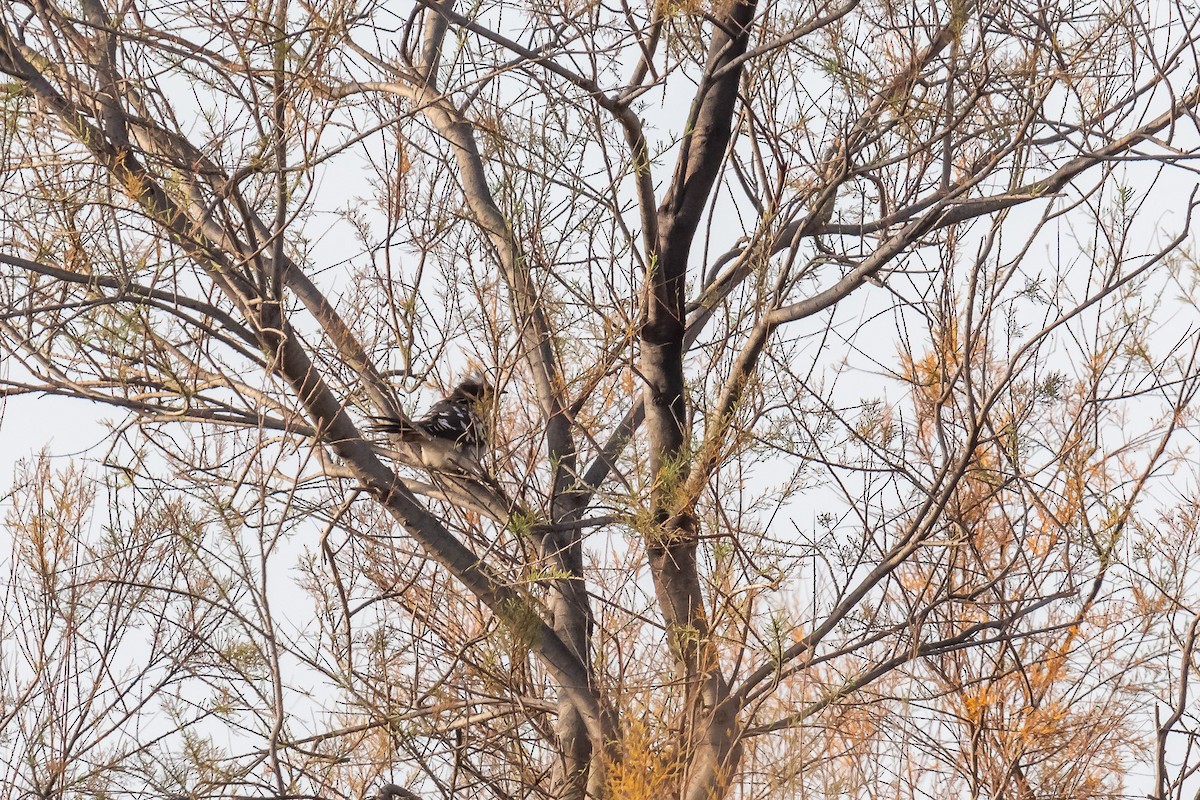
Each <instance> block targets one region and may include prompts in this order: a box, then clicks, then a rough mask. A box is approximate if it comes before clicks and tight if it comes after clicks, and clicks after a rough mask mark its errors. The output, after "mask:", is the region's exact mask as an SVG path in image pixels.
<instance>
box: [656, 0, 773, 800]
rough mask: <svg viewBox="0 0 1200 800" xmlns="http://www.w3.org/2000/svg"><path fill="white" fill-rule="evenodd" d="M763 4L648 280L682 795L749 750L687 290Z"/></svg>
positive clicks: (722, 69) (712, 112)
mask: <svg viewBox="0 0 1200 800" xmlns="http://www.w3.org/2000/svg"><path fill="white" fill-rule="evenodd" d="M754 13H755V3H754V2H752V1H751V2H734V3H731V4H729V5H728V6H727V7H726V8H725V9H724V10H723V11H722V12H721V13H719V14H718V15H717V18H716V20H715V21H714V23H713V28H712V41H711V43H710V46H709V55H708V60H707V63H706V65H705V69H704V76H703V77H702V79H701V81H700V86H699V88H698V90H697V93H696V96H695V99H694V100H693V102H692V108H691V111H690V113H689V115H688V125H687V131H688V134H687V136H686V137H685V140H684V142H683V143H682V146H681V152H680V158H679V161H678V163H677V164H676V167H675V173H674V176H673V178H672V181H671V184H670V186H669V187H668V189H667V192H666V194H665V196H664V199H663V202H662V204H661V205H660V206H659V209H658V226H657V228H658V238H657V243H656V245H657V246H656V251H655V253H654V256H655V257H654V258H653V259H652V261H651V265H650V270H649V274H648V276H647V280H648V283H649V286H648V290H647V306H646V314H645V321H644V323H643V326H642V330H641V361H640V368H641V373H642V378H643V380H644V381H645V382H646V389H645V398H644V406H645V410H646V411H645V413H646V434H647V437H648V439H649V443H650V469H651V474H652V475H653V483H652V487H653V488H652V497H651V503H652V509H653V519H654V529H653V530H652V531H650V532H649V534H648V537H647V554H648V556H649V563H650V571H651V574H652V576H653V578H654V587H655V594H656V597H657V599H658V603H659V607H660V610H661V611H662V614H663V618H664V621H665V622H666V626H667V632H668V637H669V638H670V639H671V640H672V649H673V651H674V655H675V658H676V660H677V662H678V664H679V667H680V669H681V671H682V672H683V677H684V681H685V683H686V705H685V708H686V711H685V714H686V718H685V720H684V731H685V733H684V743H683V752H682V754H681V756H682V759H683V761H684V768H685V772H684V779H683V786H682V787H681V790H682V791H681V795H682V796H683V797H685V798H687V800H708V798H715V797H722V796H724V795H725V793H726V791H727V789H728V785H729V777H730V775H731V774H732V772H733V770H734V769H735V768H736V765H737V762H738V758H739V748H738V746H737V741H738V730H737V719H736V710H735V708H734V707H733V705H732V704H731V703H729V686H728V683H727V682H726V679H725V678H724V676H723V675H722V674H721V669H720V665H719V664H718V654H717V651H716V647H715V646H714V644H713V642H712V640H711V631H710V629H709V623H708V616H707V612H706V610H705V604H704V596H703V593H702V591H701V585H700V576H699V571H698V570H697V566H696V547H697V542H698V534H699V530H698V523H697V520H696V517H695V515H694V513H693V512H692V509H691V508H690V506H684V507H681V506H680V505H679V503H678V499H679V491H678V490H679V489H680V488H681V487H683V486H684V484H685V482H686V480H687V475H688V471H689V463H688V462H689V460H690V457H691V454H690V453H689V452H688V430H687V419H688V414H687V403H686V397H685V392H684V380H683V354H684V352H685V341H684V340H685V335H686V332H687V312H686V307H685V302H684V291H685V288H686V283H687V275H688V261H689V254H690V250H691V245H692V240H693V239H694V238H695V233H696V229H697V227H698V225H699V222H700V218H701V215H702V213H703V210H704V207H705V205H706V204H707V201H708V198H709V196H710V195H711V192H712V188H713V185H714V183H715V181H716V178H717V176H718V174H719V173H720V169H721V164H722V161H723V159H724V155H725V149H726V147H727V146H728V145H729V141H730V138H731V135H732V128H733V122H732V121H733V116H734V112H735V110H736V107H737V91H738V85H739V82H740V80H741V72H742V68H741V65H742V63H743V62H741V61H740V60H739V59H740V57H741V56H742V55H743V54H744V53H745V52H746V48H747V44H748V42H749V38H750V28H751V24H752V22H753V20H754Z"/></svg>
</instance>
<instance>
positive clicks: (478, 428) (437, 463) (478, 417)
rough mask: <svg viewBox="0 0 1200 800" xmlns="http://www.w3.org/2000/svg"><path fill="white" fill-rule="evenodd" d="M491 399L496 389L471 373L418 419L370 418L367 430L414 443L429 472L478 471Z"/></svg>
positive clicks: (486, 433)
mask: <svg viewBox="0 0 1200 800" xmlns="http://www.w3.org/2000/svg"><path fill="white" fill-rule="evenodd" d="M495 397H496V388H495V387H494V386H492V385H491V384H490V383H489V382H488V381H487V379H486V378H484V377H483V375H482V374H479V373H472V374H471V375H468V376H467V377H466V378H465V379H464V380H463V381H462V382H460V383H459V384H458V385H457V386H455V387H454V389H453V390H452V391H451V392H450V394H448V395H446V396H445V397H443V398H442V399H441V400H438V401H437V402H436V403H434V404H433V405H431V406H430V407H429V410H427V411H426V412H425V415H424V416H422V417H421V418H420V419H418V420H415V421H414V420H406V419H396V418H394V417H372V418H371V421H372V424H371V426H370V430H372V431H374V432H376V433H386V434H388V435H391V436H396V437H398V438H399V439H400V440H401V441H403V442H409V443H411V444H415V445H416V446H417V447H419V448H420V453H421V463H423V464H424V465H425V466H426V467H428V468H429V469H431V470H435V471H440V472H447V471H467V472H482V471H483V465H482V459H483V456H484V454H485V453H486V450H487V447H488V442H489V439H490V435H489V433H490V431H489V428H490V426H489V425H488V422H487V415H488V412H489V410H490V408H491V405H492V402H493V400H495Z"/></svg>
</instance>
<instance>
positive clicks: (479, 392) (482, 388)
mask: <svg viewBox="0 0 1200 800" xmlns="http://www.w3.org/2000/svg"><path fill="white" fill-rule="evenodd" d="M451 396H453V397H462V398H466V399H467V400H470V401H471V402H472V403H480V404H483V405H487V404H489V403H491V402H492V400H493V399H495V397H496V387H495V386H492V384H491V381H489V380H488V379H487V378H486V377H485V376H484V375H483V373H482V372H472V373H471V374H470V375H468V376H467V377H466V378H464V379H463V380H462V381H461V382H460V383H459V384H458V385H457V386H455V387H454V391H453V393H452V394H451Z"/></svg>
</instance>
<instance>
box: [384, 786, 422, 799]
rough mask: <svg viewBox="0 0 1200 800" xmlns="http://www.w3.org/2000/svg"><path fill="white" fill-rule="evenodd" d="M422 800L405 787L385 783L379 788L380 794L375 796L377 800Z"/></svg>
mask: <svg viewBox="0 0 1200 800" xmlns="http://www.w3.org/2000/svg"><path fill="white" fill-rule="evenodd" d="M398 799H399V800H421V797H420V795H416V794H413V793H412V792H410V791H409V790H408V789H405V788H404V787H403V786H397V785H396V784H394V783H385V784H384V785H383V786H380V787H379V794H377V795H376V796H375V800H398Z"/></svg>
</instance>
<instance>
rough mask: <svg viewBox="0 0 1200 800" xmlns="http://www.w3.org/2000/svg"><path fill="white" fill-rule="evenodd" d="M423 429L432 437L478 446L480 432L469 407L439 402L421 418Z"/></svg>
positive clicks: (446, 401)
mask: <svg viewBox="0 0 1200 800" xmlns="http://www.w3.org/2000/svg"><path fill="white" fill-rule="evenodd" d="M419 424H420V425H421V429H422V430H424V431H425V432H426V433H428V434H429V435H430V436H437V437H439V438H442V439H452V440H454V441H455V442H458V443H460V444H478V443H479V431H478V426H477V425H476V424H475V417H474V415H472V413H471V408H470V406H469V405H466V404H463V403H452V402H450V401H449V400H439V401H437V402H436V403H434V404H433V405H431V406H430V407H429V411H428V412H426V414H425V416H423V417H421V420H420V423H419Z"/></svg>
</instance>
